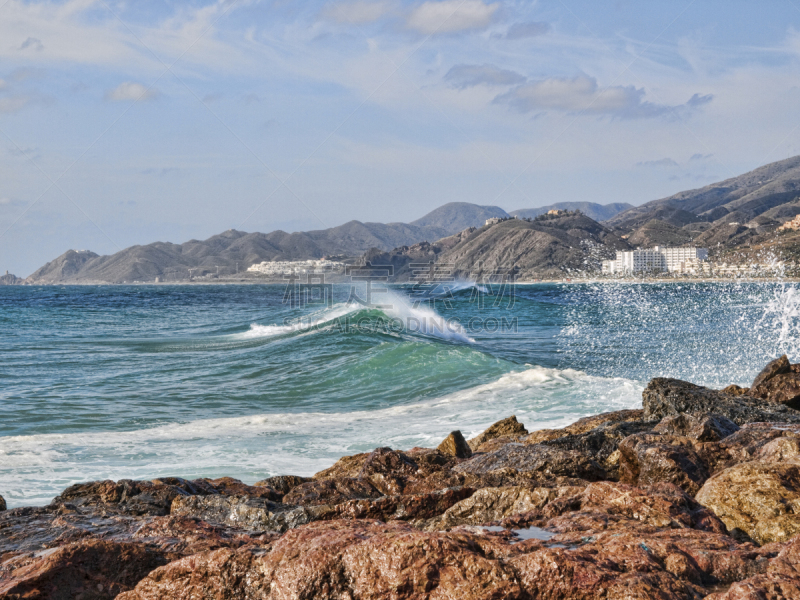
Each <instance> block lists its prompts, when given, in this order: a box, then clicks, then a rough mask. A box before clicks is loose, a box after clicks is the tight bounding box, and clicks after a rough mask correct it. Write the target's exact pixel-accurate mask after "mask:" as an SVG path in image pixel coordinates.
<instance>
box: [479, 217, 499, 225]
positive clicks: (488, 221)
mask: <svg viewBox="0 0 800 600" xmlns="http://www.w3.org/2000/svg"><path fill="white" fill-rule="evenodd" d="M502 220H503V219H501V218H500V217H491V218H490V219H486V223H484V224H483V226H484V227H486V226H487V225H496V224H497V223H500V222H501V221H502Z"/></svg>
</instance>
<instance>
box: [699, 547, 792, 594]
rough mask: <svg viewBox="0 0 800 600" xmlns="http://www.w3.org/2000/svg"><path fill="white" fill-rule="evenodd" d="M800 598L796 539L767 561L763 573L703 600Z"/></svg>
mask: <svg viewBox="0 0 800 600" xmlns="http://www.w3.org/2000/svg"><path fill="white" fill-rule="evenodd" d="M793 598H800V536H797V537H795V538H793V539H792V540H791V541H790V542H789V543H788V544H786V545H785V547H784V548H783V549H782V550H781V551H780V553H779V554H778V556H777V557H776V558H774V559H773V560H771V561H769V564H768V566H767V572H766V573H764V574H760V575H755V576H753V577H750V578H748V579H745V580H743V581H739V582H737V583H734V584H733V585H732V586H731V587H730V589H728V591H727V592H724V593H718V594H712V595H710V596H706V600H755V599H757V600H789V599H793Z"/></svg>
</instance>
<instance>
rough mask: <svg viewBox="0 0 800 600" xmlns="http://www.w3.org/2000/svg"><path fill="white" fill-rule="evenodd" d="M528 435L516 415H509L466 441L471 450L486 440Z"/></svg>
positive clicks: (476, 448) (515, 438)
mask: <svg viewBox="0 0 800 600" xmlns="http://www.w3.org/2000/svg"><path fill="white" fill-rule="evenodd" d="M525 435H528V430H527V429H525V426H524V425H523V424H522V423H520V422H519V421H517V417H516V415H511V416H510V417H508V418H505V419H503V420H501V421H498V422H497V423H494V424H493V425H491V426H490V427H489V428H488V429H486V430H485V431H484V432H483V433H481V434H480V435H478V436H476V437H474V438H472V439H471V440H469V441H468V442H467V443H468V444H469V447H470V448H471V449H472V451H473V452H476V451H478V448H479V447H480V446H481V445H483V444H485V443H486V442H488V441H490V440H493V439H495V438H500V437H502V438H507V439H509V440H510V441H514V442H516V441H519V438H521V437H522V436H525Z"/></svg>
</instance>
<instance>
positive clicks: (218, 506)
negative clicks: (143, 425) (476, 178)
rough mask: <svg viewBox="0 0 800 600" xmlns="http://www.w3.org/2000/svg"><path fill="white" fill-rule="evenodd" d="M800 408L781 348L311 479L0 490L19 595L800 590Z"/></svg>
mask: <svg viewBox="0 0 800 600" xmlns="http://www.w3.org/2000/svg"><path fill="white" fill-rule="evenodd" d="M798 409H800V365H791V364H789V361H788V360H787V359H786V357H785V356H784V357H781V358H780V359H776V360H775V361H773V362H772V363H770V364H769V365H767V366H766V367H765V368H764V370H763V371H762V372H761V373H760V374H759V375H758V377H757V378H756V379H755V381H754V382H753V384H752V386H751V387H750V388H741V387H738V386H728V387H727V388H725V389H724V390H711V389H708V388H703V387H700V386H696V385H693V384H690V383H686V382H682V381H679V380H674V379H664V378H656V379H653V380H652V381H651V382H650V384H649V385H648V386H647V388H646V389H645V390H644V392H643V394H642V408H641V409H628V410H620V411H616V412H612V413H603V414H599V415H595V416H591V417H585V418H582V419H580V420H578V421H577V422H575V423H573V424H571V425H568V426H566V427H564V428H562V429H545V430H538V431H531V432H529V431H528V430H527V429H526V428H525V425H524V424H523V423H520V422H518V421H517V419H516V417H514V416H511V417H507V418H504V419H502V420H500V421H498V422H496V423H495V424H494V425H492V426H491V427H489V428H488V429H487V430H485V431H484V432H483V433H481V434H480V435H478V436H477V437H476V438H473V439H471V440H469V441H467V440H465V439H464V437H463V436H462V434H461V432H460V431H453V432H452V433H450V434H449V435H447V436H446V437H444V439H443V441H442V442H441V444H439V445H438V447H436V448H421V447H415V448H409V449H403V450H398V449H391V448H377V449H375V450H373V451H371V452H365V453H361V454H356V455H353V456H345V457H343V458H341V459H339V460H338V461H337V462H336V463H335V464H333V465H332V466H331V467H329V468H327V469H325V470H323V471H321V472H318V473H316V474H315V475H314V476H313V477H299V476H296V475H283V476H277V477H270V478H268V479H266V480H262V481H259V482H256V483H255V484H254V485H247V484H244V483H242V482H240V481H238V480H234V479H231V478H220V479H213V480H212V479H198V480H193V481H187V480H184V479H180V478H175V477H161V478H158V479H153V480H149V481H132V480H121V481H117V482H113V481H97V482H89V483H85V484H77V485H73V486H70V487H69V488H67V489H66V490H64V491H63V492H62V493H61V494H60V495H59V496H57V497H56V498H55V499H54V500H53V501H52V503H51V504H50V505H47V506H42V507H27V508H15V509H11V510H2V508H4V506H2V504H3V503H2V501H0V596H2V597H7V598H22V597H26V598H30V597H37V598H61V597H75V598H77V597H81V598H84V599H86V598H120V600H145V599H147V600H150V599H156V598H186V599H187V600H188V599H189V598H197V597H203V598H215V599H217V598H218V599H219V600H223V599H224V600H227V599H229V598H247V599H250V598H253V599H255V598H279V597H280V598H287V597H292V598H294V597H308V598H342V597H349V598H353V599H354V600H355V599H367V598H381V597H392V598H398V599H399V598H423V597H460V598H464V599H466V600H469V599H472V598H475V599H477V598H486V597H492V598H509V599H510V598H542V597H546V598H596V597H608V598H617V597H635V598H642V599H644V598H653V599H655V598H659V599H661V598H687V599H689V598H692V599H694V598H706V599H707V600H740V599H742V598H750V597H765V598H779V597H784V598H789V597H797V596H796V595H795V592H796V591H797V590H800V488H798V486H796V485H795V483H796V482H797V481H800V410H798ZM1 491H2V490H0V492H1ZM778 507H782V508H781V511H782V512H781V513H780V514H781V516H780V517H779V518H776V517H775V514H776V513H775V510H777V508H778ZM795 507H797V508H795ZM795 511H797V512H795ZM578 574H580V575H578ZM746 594H756V596H753V595H749V596H748V595H746ZM759 594H760V595H759Z"/></svg>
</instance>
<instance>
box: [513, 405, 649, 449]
mask: <svg viewBox="0 0 800 600" xmlns="http://www.w3.org/2000/svg"><path fill="white" fill-rule="evenodd" d="M642 420H644V411H643V410H642V409H634V410H618V411H615V412H608V413H602V414H599V415H594V416H591V417H584V418H582V419H578V420H577V421H575V422H574V423H573V424H572V425H568V426H567V427H564V428H563V429H540V430H538V431H534V432H532V433H530V434H528V436H527V437H525V438H524V439H523V440H522V441H523V442H524V443H526V444H540V443H542V442H547V441H550V440H556V439H558V438H562V437H565V436H568V435H580V434H582V433H588V432H589V431H591V430H592V429H597V428H598V427H608V426H609V425H616V424H618V423H636V422H639V421H642Z"/></svg>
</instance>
